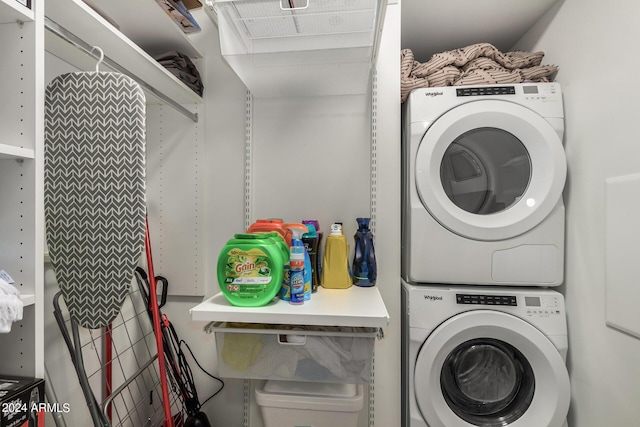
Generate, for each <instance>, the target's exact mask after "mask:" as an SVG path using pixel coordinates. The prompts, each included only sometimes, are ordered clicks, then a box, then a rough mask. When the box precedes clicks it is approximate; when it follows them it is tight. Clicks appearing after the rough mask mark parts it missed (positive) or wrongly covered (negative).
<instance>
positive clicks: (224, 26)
mask: <svg viewBox="0 0 640 427" xmlns="http://www.w3.org/2000/svg"><path fill="white" fill-rule="evenodd" d="M205 7H206V8H207V9H208V11H209V17H210V18H211V19H212V20H213V21H214V22H215V23H216V24H217V25H218V29H219V33H220V49H221V52H222V55H223V56H224V58H225V59H226V61H227V62H228V63H229V65H230V66H231V68H232V69H233V70H234V71H235V72H236V74H237V75H238V76H239V77H240V79H241V80H242V81H243V82H244V84H245V85H246V86H247V88H248V89H249V90H250V91H251V93H252V94H253V95H254V96H256V97H291V96H296V97H297V96H324V95H352V94H366V93H367V90H368V88H369V87H370V85H371V72H372V70H373V64H374V63H375V57H376V54H377V48H378V41H379V37H380V33H381V31H382V20H383V18H384V14H385V9H386V1H385V0H348V1H344V0H287V1H285V0H215V1H214V0H208V1H207V2H206V6H205ZM207 9H205V10H207Z"/></svg>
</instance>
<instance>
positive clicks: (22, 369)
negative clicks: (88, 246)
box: [0, 0, 44, 377]
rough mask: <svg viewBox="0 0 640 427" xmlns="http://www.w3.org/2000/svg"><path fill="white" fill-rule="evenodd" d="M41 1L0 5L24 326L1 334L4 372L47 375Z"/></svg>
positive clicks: (6, 256)
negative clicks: (29, 3)
mask: <svg viewBox="0 0 640 427" xmlns="http://www.w3.org/2000/svg"><path fill="white" fill-rule="evenodd" d="M42 8H43V4H42V3H41V2H35V3H34V6H33V9H30V8H27V7H25V6H23V5H22V4H21V3H19V2H18V1H17V0H0V40H2V45H0V55H1V56H2V58H3V59H2V61H1V62H0V98H1V99H2V103H0V269H4V270H6V272H7V273H9V275H10V276H11V277H12V278H13V279H14V280H15V283H14V286H15V287H16V288H17V289H18V290H19V291H20V294H21V299H22V302H23V304H24V310H23V319H22V321H18V322H14V323H13V324H12V327H11V332H9V333H6V334H0V348H2V358H1V360H0V373H3V374H12V375H21V376H36V377H42V376H43V375H44V327H43V265H42V252H43V240H44V239H43V214H42V212H43V207H42V141H43V121H44V115H43V94H44V73H43V68H44V28H43V26H42V21H43V16H44V15H43V10H42Z"/></svg>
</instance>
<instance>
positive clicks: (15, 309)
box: [0, 278, 24, 333]
mask: <svg viewBox="0 0 640 427" xmlns="http://www.w3.org/2000/svg"><path fill="white" fill-rule="evenodd" d="M23 306H24V303H23V302H22V300H21V299H20V291H18V289H16V287H15V286H13V285H10V284H9V283H7V282H6V281H5V280H3V279H2V278H0V333H9V332H11V324H12V323H13V322H16V321H19V320H22V308H23Z"/></svg>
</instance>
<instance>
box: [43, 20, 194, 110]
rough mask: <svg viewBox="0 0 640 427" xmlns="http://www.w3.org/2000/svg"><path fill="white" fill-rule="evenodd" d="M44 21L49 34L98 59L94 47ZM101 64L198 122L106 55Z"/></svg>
mask: <svg viewBox="0 0 640 427" xmlns="http://www.w3.org/2000/svg"><path fill="white" fill-rule="evenodd" d="M44 20H45V28H46V29H47V30H48V31H49V32H51V33H52V34H54V35H56V36H58V37H60V38H61V39H63V40H64V41H66V42H68V43H70V44H71V45H72V46H74V47H76V48H78V49H79V50H81V51H83V52H84V53H86V54H87V55H89V56H91V57H94V58H96V59H99V55H97V54H96V53H95V52H94V51H95V50H96V49H94V47H93V46H92V45H90V44H88V43H87V42H85V41H84V40H82V39H81V38H79V37H77V36H76V35H75V34H73V33H72V32H70V31H69V30H67V29H65V28H64V27H62V26H60V25H58V24H57V23H56V22H55V21H53V20H51V19H49V18H47V17H45V18H44ZM102 63H103V64H105V65H106V66H107V67H109V68H111V69H112V70H114V71H117V72H119V73H122V74H124V75H127V76H129V77H131V78H132V79H133V80H135V81H136V82H137V83H138V84H139V85H140V86H141V87H142V88H143V89H144V90H145V91H147V92H149V93H152V94H153V95H155V96H156V97H158V98H159V99H161V100H162V101H163V102H164V103H166V104H167V105H169V106H171V107H172V108H174V109H175V110H177V111H178V112H180V113H181V114H183V115H184V116H186V117H188V118H189V119H191V120H193V121H194V122H198V113H192V112H191V111H189V110H188V109H187V108H185V107H184V106H182V105H181V104H179V103H177V102H176V101H175V100H173V99H171V98H170V97H168V96H167V95H165V94H164V93H162V92H160V91H159V90H157V89H156V88H155V87H153V86H151V85H149V84H148V83H147V82H145V81H144V80H143V79H141V78H140V77H138V76H136V75H135V74H133V73H132V72H130V71H129V70H127V69H126V68H124V67H123V66H121V65H120V64H118V63H117V62H115V61H113V60H112V59H110V58H109V57H108V56H106V55H105V56H104V59H103V60H102Z"/></svg>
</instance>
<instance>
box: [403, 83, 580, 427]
mask: <svg viewBox="0 0 640 427" xmlns="http://www.w3.org/2000/svg"><path fill="white" fill-rule="evenodd" d="M403 120H404V126H403V143H402V149H403V154H402V159H403V165H402V169H403V195H402V199H403V202H402V204H403V217H402V274H403V278H402V279H403V280H402V307H403V319H402V321H403V322H402V323H403V326H402V331H403V343H402V369H403V372H402V378H403V387H402V388H403V396H402V401H403V420H402V421H403V427H472V426H483V427H484V426H492V427H493V426H509V427H566V416H567V412H568V409H569V402H570V385H569V376H568V372H567V368H566V363H565V360H566V354H567V347H568V340H567V326H566V316H565V307H564V298H563V296H562V294H560V293H558V292H556V291H554V290H552V289H549V288H551V287H554V286H557V285H560V284H561V283H562V281H563V277H564V223H565V212H564V204H563V201H562V191H563V189H564V184H565V178H566V172H567V168H566V158H565V154H564V148H563V145H562V138H563V132H564V112H563V107H562V93H561V89H560V86H559V85H558V84H557V83H531V84H526V83H521V84H512V85H489V86H460V87H444V88H427V89H417V90H414V91H413V92H412V93H411V94H410V95H409V98H408V100H407V101H406V103H405V110H404V112H403Z"/></svg>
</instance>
